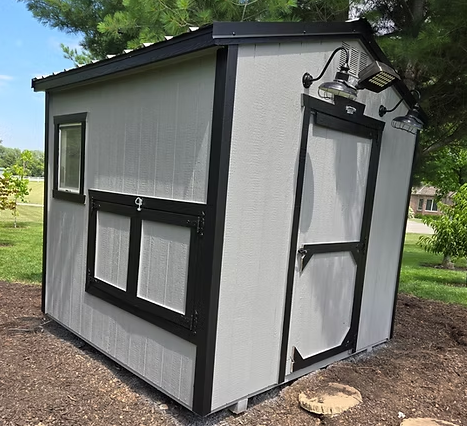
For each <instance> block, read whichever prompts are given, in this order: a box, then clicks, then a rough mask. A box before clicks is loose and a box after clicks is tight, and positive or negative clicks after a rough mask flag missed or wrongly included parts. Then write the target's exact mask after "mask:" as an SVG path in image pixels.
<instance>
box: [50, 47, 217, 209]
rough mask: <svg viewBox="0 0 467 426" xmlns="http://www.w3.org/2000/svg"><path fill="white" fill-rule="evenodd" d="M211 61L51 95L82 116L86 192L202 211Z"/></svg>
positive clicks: (61, 109)
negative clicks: (181, 203) (158, 201)
mask: <svg viewBox="0 0 467 426" xmlns="http://www.w3.org/2000/svg"><path fill="white" fill-rule="evenodd" d="M215 68H216V55H215V54H213V53H211V54H209V55H207V56H202V57H199V58H196V59H193V60H188V61H185V62H181V63H177V64H175V65H172V66H166V67H163V68H157V69H155V70H153V71H147V72H144V73H141V74H136V75H131V76H128V77H125V78H122V79H119V80H111V81H108V82H106V83H99V84H94V85H90V86H84V87H81V88H79V89H75V90H73V91H66V92H62V93H55V94H53V100H54V103H53V105H54V110H53V111H51V116H52V117H53V115H62V114H73V113H76V112H87V113H88V116H87V133H88V140H87V141H86V150H87V152H86V170H85V174H86V177H85V180H86V187H87V188H90V189H99V190H102V191H111V192H120V193H127V194H138V195H141V196H149V197H159V198H167V199H174V200H183V201H192V202H198V203H205V202H206V196H207V180H208V169H209V151H210V144H211V142H210V138H211V120H212V106H213V99H214V77H215Z"/></svg>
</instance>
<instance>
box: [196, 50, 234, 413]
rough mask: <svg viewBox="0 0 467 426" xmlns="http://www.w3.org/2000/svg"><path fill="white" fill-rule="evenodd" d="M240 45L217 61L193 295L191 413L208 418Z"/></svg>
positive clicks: (222, 53)
mask: <svg viewBox="0 0 467 426" xmlns="http://www.w3.org/2000/svg"><path fill="white" fill-rule="evenodd" d="M237 58H238V45H235V44H232V45H229V46H225V47H220V48H219V50H218V51H217V57H216V71H215V83H214V100H213V114H212V128H211V150H210V162H209V177H208V190H207V212H206V225H205V237H204V247H205V249H204V256H203V263H204V265H203V271H204V272H203V277H202V281H201V283H200V286H199V289H198V294H197V295H196V298H197V300H196V306H198V307H199V308H200V312H199V319H198V333H199V340H198V344H197V349H196V365H195V381H194V391H193V411H194V412H196V413H197V414H199V415H201V416H205V415H207V414H209V413H210V412H211V411H212V410H211V405H212V391H213V381H214V361H215V350H216V333H217V315H218V307H219V292H220V279H221V264H222V253H223V243H224V225H225V212H226V201H227V183H228V175H229V162H230V146H231V136H232V122H233V111H234V98H235V84H236V73H237Z"/></svg>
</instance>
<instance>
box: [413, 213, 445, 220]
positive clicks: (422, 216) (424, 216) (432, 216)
mask: <svg viewBox="0 0 467 426" xmlns="http://www.w3.org/2000/svg"><path fill="white" fill-rule="evenodd" d="M440 218H441V215H437V214H422V213H415V219H422V220H424V219H429V220H430V221H431V220H439V219H440Z"/></svg>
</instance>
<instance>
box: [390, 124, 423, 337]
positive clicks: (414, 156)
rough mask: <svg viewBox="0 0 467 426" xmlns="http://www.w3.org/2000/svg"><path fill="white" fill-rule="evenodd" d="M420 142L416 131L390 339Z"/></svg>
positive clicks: (393, 324) (392, 324)
mask: <svg viewBox="0 0 467 426" xmlns="http://www.w3.org/2000/svg"><path fill="white" fill-rule="evenodd" d="M419 143H420V132H417V136H416V138H415V146H414V151H413V158H412V169H411V171H410V180H409V188H408V191H407V202H406V205H405V220H404V227H403V228H402V237H401V247H400V253H399V264H398V266H397V281H396V290H395V293H394V305H393V307H392V320H391V332H390V333H389V338H390V339H392V338H393V336H394V327H395V321H396V311H397V298H398V294H399V284H400V279H401V268H402V257H403V256H404V244H405V232H406V229H407V220H408V217H407V215H408V212H409V206H410V196H411V195H412V184H413V177H414V170H415V164H416V163H417V158H418V157H417V153H418V144H419Z"/></svg>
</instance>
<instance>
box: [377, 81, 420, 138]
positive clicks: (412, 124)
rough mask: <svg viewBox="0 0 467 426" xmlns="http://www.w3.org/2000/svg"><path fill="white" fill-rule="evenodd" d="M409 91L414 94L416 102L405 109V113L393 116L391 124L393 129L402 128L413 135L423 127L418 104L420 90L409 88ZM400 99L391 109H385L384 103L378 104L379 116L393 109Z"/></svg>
mask: <svg viewBox="0 0 467 426" xmlns="http://www.w3.org/2000/svg"><path fill="white" fill-rule="evenodd" d="M410 93H412V94H414V95H416V98H417V103H416V104H415V105H414V106H413V107H412V108H411V109H409V110H408V111H407V114H405V115H403V116H399V117H395V118H393V120H392V122H391V126H392V127H394V128H395V129H400V130H404V131H406V132H409V133H412V134H414V135H415V134H417V132H418V131H419V130H422V129H423V120H422V117H421V113H420V105H419V104H418V102H419V101H420V92H419V91H418V90H411V91H410ZM402 101H403V99H401V100H400V101H399V102H397V104H396V105H395V106H394V108H391V109H387V108H386V107H385V106H384V105H380V107H379V116H380V117H383V116H384V115H385V114H387V113H388V112H392V111H394V110H395V109H396V108H397V107H398V106H399V105H400V104H401V103H402Z"/></svg>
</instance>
